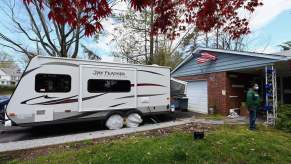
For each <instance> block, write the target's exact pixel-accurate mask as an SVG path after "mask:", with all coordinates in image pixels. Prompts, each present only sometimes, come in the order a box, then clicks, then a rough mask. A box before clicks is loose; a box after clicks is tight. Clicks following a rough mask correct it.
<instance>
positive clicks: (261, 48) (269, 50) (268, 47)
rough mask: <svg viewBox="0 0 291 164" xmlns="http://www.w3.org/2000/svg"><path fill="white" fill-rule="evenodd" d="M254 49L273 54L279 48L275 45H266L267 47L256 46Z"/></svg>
mask: <svg viewBox="0 0 291 164" xmlns="http://www.w3.org/2000/svg"><path fill="white" fill-rule="evenodd" d="M254 51H255V52H258V53H270V54H272V53H276V52H278V51H279V50H278V48H275V47H273V46H266V47H259V48H256V49H255V50H254Z"/></svg>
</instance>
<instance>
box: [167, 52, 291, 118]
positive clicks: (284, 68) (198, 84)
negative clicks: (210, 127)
mask: <svg viewBox="0 0 291 164" xmlns="http://www.w3.org/2000/svg"><path fill="white" fill-rule="evenodd" d="M290 52H291V51H290ZM205 54H210V56H208V58H209V59H211V60H209V61H207V60H205V57H203V55H205ZM206 58H207V55H206ZM290 59H291V55H288V53H286V52H284V53H280V54H262V53H253V52H237V51H228V50H220V49H208V48H198V49H196V50H195V51H194V52H192V53H191V54H190V55H189V56H188V57H186V59H185V60H184V61H183V62H182V63H181V64H179V65H178V66H177V67H176V68H175V69H174V70H173V71H172V74H171V76H172V77H174V78H177V79H179V80H184V81H187V82H188V84H187V97H188V99H189V100H188V108H189V110H190V111H194V112H199V113H205V114H207V113H208V109H209V108H210V107H211V108H215V110H216V112H217V113H220V114H223V115H228V114H229V113H230V110H236V111H238V113H239V112H240V109H242V106H243V105H242V104H243V103H242V102H244V101H245V95H246V92H247V90H248V88H249V84H250V82H251V81H256V82H257V83H259V85H260V88H261V89H260V95H261V96H262V99H263V100H264V95H265V94H266V92H265V90H266V89H265V88H266V79H268V78H269V77H267V78H266V75H268V72H266V71H265V70H266V66H270V65H273V66H274V67H275V69H276V71H275V72H274V75H276V76H277V78H276V79H277V85H275V84H274V83H272V85H273V84H274V85H273V86H275V90H276V91H277V94H276V95H277V96H278V98H277V100H278V103H282V104H284V103H291V62H290ZM274 79H275V78H274ZM274 82H275V81H274ZM262 108H263V105H262Z"/></svg>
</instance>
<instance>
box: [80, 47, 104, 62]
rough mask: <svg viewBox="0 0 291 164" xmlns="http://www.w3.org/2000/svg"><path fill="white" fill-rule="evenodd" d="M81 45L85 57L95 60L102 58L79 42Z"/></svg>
mask: <svg viewBox="0 0 291 164" xmlns="http://www.w3.org/2000/svg"><path fill="white" fill-rule="evenodd" d="M81 47H82V48H83V51H84V53H85V54H86V58H87V59H89V60H96V61H100V60H101V59H102V58H101V57H100V56H99V55H97V54H96V53H95V52H94V51H92V50H90V49H89V48H88V47H86V46H85V45H83V44H81Z"/></svg>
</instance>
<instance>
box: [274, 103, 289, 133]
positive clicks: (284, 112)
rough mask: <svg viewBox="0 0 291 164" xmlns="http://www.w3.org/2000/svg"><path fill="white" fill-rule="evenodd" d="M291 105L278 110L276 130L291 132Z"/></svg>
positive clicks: (282, 106) (281, 106)
mask: <svg viewBox="0 0 291 164" xmlns="http://www.w3.org/2000/svg"><path fill="white" fill-rule="evenodd" d="M290 118H291V104H288V105H280V106H279V108H278V117H277V119H276V128H278V129H281V130H284V131H286V132H291V119H290Z"/></svg>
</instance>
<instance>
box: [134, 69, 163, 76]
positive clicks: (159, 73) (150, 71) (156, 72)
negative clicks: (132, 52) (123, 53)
mask: <svg viewBox="0 0 291 164" xmlns="http://www.w3.org/2000/svg"><path fill="white" fill-rule="evenodd" d="M138 71H140V72H147V73H152V74H156V75H161V76H165V75H163V74H160V73H157V72H153V71H146V70H138Z"/></svg>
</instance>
